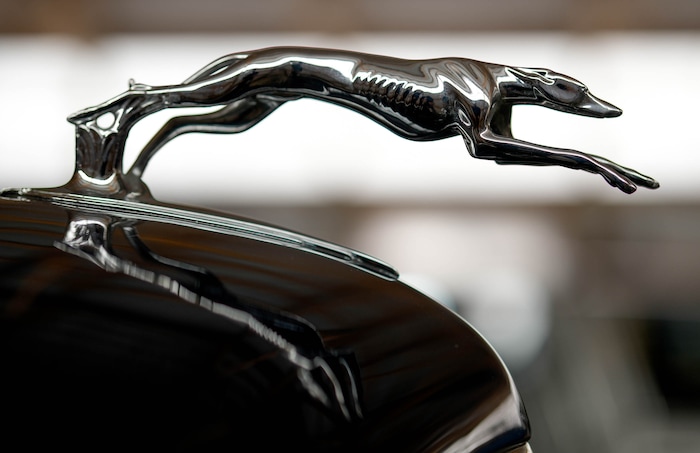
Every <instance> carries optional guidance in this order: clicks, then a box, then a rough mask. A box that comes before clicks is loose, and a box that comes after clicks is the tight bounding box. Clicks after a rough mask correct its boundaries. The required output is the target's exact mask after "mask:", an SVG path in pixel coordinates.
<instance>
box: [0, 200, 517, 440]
mask: <svg viewBox="0 0 700 453" xmlns="http://www.w3.org/2000/svg"><path fill="white" fill-rule="evenodd" d="M5 195H6V197H5V198H4V199H2V200H0V218H1V220H2V222H1V223H0V224H1V227H0V314H1V315H0V321H1V323H2V324H1V326H0V363H1V367H2V369H3V372H2V373H1V374H0V389H2V400H3V404H2V406H1V407H0V411H1V412H3V414H4V418H5V420H9V421H6V422H5V425H4V426H5V429H4V433H5V434H4V436H5V438H7V439H11V440H14V441H17V442H21V443H22V444H24V445H25V446H27V447H31V446H34V447H47V446H52V447H56V446H67V447H69V448H74V449H81V450H88V449H89V450H93V451H95V450H97V451H104V450H105V449H112V448H114V449H121V448H130V449H131V448H133V447H134V446H137V447H138V448H137V449H139V450H140V449H142V448H144V447H153V448H158V449H159V450H178V451H212V450H213V451H219V450H223V449H226V450H227V451H229V450H230V449H232V448H233V449H234V450H237V449H239V448H242V447H244V448H252V447H255V448H256V449H262V450H263V451H265V450H270V449H277V448H284V449H290V448H299V449H302V450H304V451H402V452H410V451H416V452H418V451H440V450H442V449H447V448H457V446H459V445H461V448H462V449H461V450H457V451H479V452H499V451H505V450H508V449H510V448H512V447H515V446H518V445H522V444H523V443H524V442H526V441H527V440H528V438H529V427H528V422H527V417H526V415H525V412H524V409H523V407H522V403H521V401H520V399H519V397H518V395H517V391H516V390H515V388H514V385H513V382H512V379H511V378H510V376H509V373H508V371H507V370H506V368H505V367H504V365H503V364H502V362H501V360H500V359H499V357H498V356H497V354H496V353H495V352H494V351H493V350H492V349H491V347H490V346H489V345H488V344H487V343H486V342H485V341H484V340H483V339H482V338H481V336H480V335H479V334H478V333H477V332H476V331H474V330H473V329H472V328H471V327H470V326H469V325H468V324H467V323H466V322H465V321H464V320H462V319H461V318H459V317H458V316H456V315H455V314H454V313H452V312H450V311H449V310H448V309H446V308H444V307H442V306H440V305H439V304H437V303H436V302H434V301H432V300H430V299H429V298H427V297H426V296H424V295H423V294H421V293H419V292H417V291H415V290H414V289H412V288H410V287H409V286H407V285H405V284H403V283H402V282H401V281H400V280H396V279H393V278H390V277H387V276H380V275H377V274H376V273H374V272H371V271H368V270H365V269H362V268H361V267H357V266H355V265H352V263H348V262H343V260H339V259H334V258H331V257H329V256H327V255H324V254H320V253H317V252H316V251H314V250H310V249H305V248H303V247H298V246H290V245H285V244H281V243H278V242H274V241H272V242H266V241H261V240H259V239H256V238H252V237H245V236H242V235H237V234H232V233H229V234H226V233H224V232H221V231H206V230H204V229H200V228H197V227H195V226H193V225H192V224H187V223H182V222H175V223H166V222H164V218H163V216H162V215H160V216H159V215H153V216H152V219H151V220H146V219H143V218H142V219H139V220H133V219H128V218H125V217H121V216H117V215H112V216H109V218H108V220H106V221H105V222H104V223H103V225H105V226H106V227H107V229H109V230H111V233H110V234H108V235H107V236H105V237H108V238H109V244H107V245H108V251H109V253H110V254H111V256H112V257H117V258H118V260H121V261H119V262H122V263H128V264H129V266H127V267H122V268H119V267H118V266H117V267H112V268H109V266H104V265H100V264H99V263H97V262H95V261H91V259H88V255H85V254H84V255H81V254H79V253H72V252H70V250H68V249H66V247H62V246H61V244H66V243H67V239H66V238H67V237H68V236H67V234H66V233H67V229H69V228H70V225H72V223H71V222H74V221H75V220H76V219H84V218H91V217H94V216H95V214H94V213H90V212H86V211H84V210H83V211H79V210H78V211H77V210H75V209H66V208H64V207H62V206H57V205H56V203H52V202H47V201H41V200H32V199H30V198H26V197H20V196H17V195H16V194H14V193H10V192H6V193H5ZM88 205H89V203H88ZM86 206H87V205H86ZM103 217H104V216H103ZM221 219H222V223H223V222H224V220H225V218H224V217H221ZM134 235H136V236H137V238H138V241H137V242H134ZM93 239H94V240H93V244H94V242H95V241H96V242H98V243H99V238H97V236H95V237H94V238H93ZM309 239H310V240H311V238H309ZM91 240H92V239H91ZM85 244H86V243H83V251H86V252H95V251H96V250H99V247H93V248H92V249H90V247H91V246H87V245H85ZM135 244H137V245H138V246H135ZM154 257H157V258H158V259H154ZM105 262H110V263H114V261H113V260H112V261H110V260H106V261H105ZM133 269H140V271H139V272H140V273H139V272H133ZM146 271H152V272H153V273H155V274H156V275H157V276H160V277H163V276H166V277H168V278H169V279H170V280H169V284H168V285H163V284H162V282H163V279H162V278H160V279H158V278H155V279H153V281H148V279H146V278H142V277H143V276H144V275H146V273H144V272H146ZM178 285H179V286H178ZM185 289H186V290H187V291H185ZM188 291H189V292H188ZM192 294H198V295H199V297H198V298H197V297H194V298H193V297H192ZM202 295H205V296H206V297H205V296H202ZM206 301H209V302H211V304H209V303H208V302H206ZM217 305H218V306H219V307H220V308H222V307H229V308H230V309H231V310H233V311H236V310H240V311H241V312H247V313H252V316H253V318H255V320H260V321H261V323H262V324H263V325H264V326H267V327H269V328H270V330H272V331H273V332H275V333H277V334H279V335H280V336H282V337H284V338H285V339H286V340H287V341H288V344H291V345H294V348H295V350H296V351H298V352H299V353H300V354H301V355H302V356H305V357H310V358H318V357H323V358H325V359H326V361H325V363H329V364H330V369H331V370H334V371H335V373H330V374H328V373H326V372H324V371H323V369H319V368H317V369H312V370H311V371H310V374H309V376H311V378H312V379H314V380H315V382H317V383H318V384H319V386H320V388H321V389H322V390H326V391H327V392H328V394H333V389H334V387H333V385H332V384H329V376H333V375H334V376H335V377H336V378H337V379H338V382H340V387H342V389H343V391H344V392H349V393H347V394H351V393H352V388H353V387H352V385H351V384H352V382H350V381H352V380H353V379H355V382H354V384H355V390H356V393H355V394H356V396H357V402H358V410H357V412H355V413H352V414H350V416H348V414H346V413H343V411H342V410H341V409H339V407H338V405H337V404H330V405H329V404H324V403H323V402H322V400H321V399H319V398H316V397H315V396H314V395H313V393H311V392H309V387H308V386H305V385H304V383H303V382H302V380H301V379H300V376H302V375H301V374H300V373H299V371H300V366H299V364H298V363H296V362H294V361H292V360H290V359H289V357H288V356H287V355H285V354H286V353H285V349H284V347H280V344H282V343H276V342H275V341H270V339H269V338H266V337H265V336H261V335H259V332H256V331H255V329H254V328H253V327H254V326H255V325H256V324H249V323H248V324H246V323H245V322H241V321H240V318H236V317H235V316H234V317H231V316H227V315H226V312H225V311H224V310H221V309H219V310H215V309H213V308H212V307H216V306H217ZM251 326H253V327H251ZM300 326H303V327H300ZM341 359H342V360H344V363H345V364H348V366H346V367H344V368H343V367H339V366H337V364H338V363H340V362H339V361H340V360H341ZM299 363H301V362H299ZM334 364H335V365H334ZM334 367H335V368H334ZM343 370H345V372H346V374H343V373H342V371H343ZM348 389H350V390H348ZM346 401H347V398H346Z"/></svg>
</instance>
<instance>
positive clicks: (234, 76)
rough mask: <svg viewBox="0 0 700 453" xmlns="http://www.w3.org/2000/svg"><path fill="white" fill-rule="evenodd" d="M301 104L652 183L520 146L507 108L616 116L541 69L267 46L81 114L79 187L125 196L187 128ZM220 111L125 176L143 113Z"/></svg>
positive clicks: (237, 128) (209, 127)
mask: <svg viewBox="0 0 700 453" xmlns="http://www.w3.org/2000/svg"><path fill="white" fill-rule="evenodd" d="M299 98H313V99H319V100H322V101H327V102H331V103H334V104H337V105H340V106H343V107H346V108H349V109H351V110H354V111H356V112H358V113H360V114H363V115H365V116H367V117H369V118H371V119H373V120H375V121H377V122H378V123H379V124H381V125H383V126H385V127H386V128H388V129H389V130H390V131H392V132H394V133H395V134H397V135H399V136H401V137H403V138H406V139H409V140H417V141H429V140H439V139H442V138H446V137H452V136H461V137H462V138H463V139H464V142H465V145H466V147H467V151H468V152H469V154H470V155H471V156H472V157H475V158H478V159H489V160H493V161H495V162H497V163H499V164H520V165H540V166H542V165H557V166H563V167H568V168H572V169H576V170H585V171H588V172H591V173H596V174H599V175H600V176H602V177H603V178H604V179H605V181H607V182H608V184H610V185H611V186H613V187H616V188H618V189H620V190H621V191H623V192H625V193H632V192H634V191H635V190H636V189H637V187H646V188H650V189H655V188H657V187H659V183H658V182H656V181H655V180H654V179H653V178H651V177H648V176H645V175H643V174H641V173H639V172H637V171H635V170H633V169H631V168H627V167H623V166H621V165H618V164H616V163H614V162H612V161H610V160H608V159H606V158H604V157H601V156H597V155H593V154H587V153H584V152H581V151H576V150H572V149H562V148H554V147H549V146H544V145H537V144H533V143H528V142H525V141H522V140H518V139H517V138H515V137H513V134H512V132H511V127H510V121H511V110H512V107H513V106H514V105H518V104H528V105H540V106H543V107H547V108H551V109H555V110H559V111H562V112H566V113H572V114H576V115H583V116H590V117H596V118H610V117H616V116H619V115H621V114H622V111H621V110H620V109H619V108H617V107H615V106H614V105H612V104H610V103H608V102H605V101H603V100H601V99H599V98H597V97H595V96H594V95H593V94H591V93H590V92H589V90H588V88H587V87H586V86H585V85H583V84H582V83H581V82H579V81H577V80H575V79H573V78H571V77H568V76H566V75H563V74H559V73H556V72H554V71H551V70H549V69H530V68H518V67H510V66H504V65H500V64H493V63H486V62H481V61H476V60H470V59H465V58H440V59H430V60H404V59H399V58H392V57H386V56H379V55H370V54H363V53H356V52H350V51H341V50H331V49H318V48H303V47H275V48H266V49H260V50H255V51H251V52H245V53H236V54H230V55H227V56H224V57H222V58H219V59H218V60H216V61H214V62H212V63H210V64H208V65H207V66H205V67H204V68H202V69H200V70H199V71H197V72H196V73H195V74H193V75H192V76H191V77H189V78H188V79H186V80H185V81H184V82H182V83H180V84H176V85H167V86H149V85H145V84H140V83H135V82H133V81H130V84H129V89H128V90H127V91H125V92H123V93H121V94H119V95H117V96H116V97H114V98H112V99H110V100H108V101H106V102H104V103H102V104H99V105H96V106H94V107H89V108H86V109H83V110H81V111H78V112H76V113H74V114H73V115H71V116H70V117H69V118H68V120H69V121H70V122H71V123H73V124H74V125H75V127H76V136H77V142H76V155H77V156H76V157H77V162H76V173H75V176H74V178H73V180H72V181H71V183H69V185H70V186H71V187H70V188H71V189H73V190H77V191H81V190H82V191H87V192H93V191H96V192H98V193H107V194H111V195H110V196H120V195H117V194H124V193H125V192H126V194H128V195H130V196H131V197H132V198H138V195H139V194H142V193H145V192H147V189H146V188H145V186H144V185H143V183H142V182H141V175H142V174H143V172H144V170H145V168H146V166H147V164H148V162H149V160H150V158H151V157H152V156H153V154H154V153H155V152H156V151H158V149H160V148H161V147H162V146H163V145H164V144H165V143H167V142H168V141H170V140H172V139H173V138H175V137H177V136H179V135H182V134H185V133H189V132H209V133H227V134H232V133H238V132H243V131H246V130H248V129H250V128H251V127H253V126H254V125H256V124H257V123H258V122H260V121H261V120H263V119H264V118H265V117H266V116H267V115H269V114H270V113H272V112H273V111H274V110H275V109H276V108H278V107H279V106H281V105H282V104H284V103H285V102H288V101H290V100H295V99H299ZM204 106H210V107H216V106H220V107H221V108H220V109H218V110H216V111H214V112H212V113H206V114H198V115H185V116H178V117H175V118H172V119H171V120H169V121H168V122H167V123H166V124H165V125H164V126H163V127H162V129H161V130H160V131H159V132H158V133H157V134H156V135H155V136H154V137H153V138H152V139H151V141H150V142H149V143H148V144H147V145H146V146H145V148H144V149H143V150H142V151H141V153H140V155H139V156H138V157H137V159H136V161H135V163H134V165H133V166H132V167H131V168H130V169H129V170H128V172H126V173H125V172H123V169H122V158H123V152H124V145H125V141H126V137H127V135H128V133H129V130H130V129H131V127H132V126H134V124H136V123H137V122H138V121H140V120H141V119H143V118H144V117H145V116H147V115H150V114H152V113H155V112H157V111H160V110H163V109H169V108H182V107H204Z"/></svg>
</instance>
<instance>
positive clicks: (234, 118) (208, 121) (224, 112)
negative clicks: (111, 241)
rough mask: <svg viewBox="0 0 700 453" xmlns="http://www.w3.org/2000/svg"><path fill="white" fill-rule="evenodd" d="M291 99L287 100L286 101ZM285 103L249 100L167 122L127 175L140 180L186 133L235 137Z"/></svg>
mask: <svg viewBox="0 0 700 453" xmlns="http://www.w3.org/2000/svg"><path fill="white" fill-rule="evenodd" d="M290 99H291V98H290ZM287 100H288V99H285V98H279V97H271V96H264V95H255V96H249V97H246V98H242V99H239V100H237V101H235V102H232V103H231V104H229V105H226V106H225V107H223V108H221V109H219V110H217V111H215V112H211V113H205V114H201V115H183V116H177V117H174V118H171V119H170V120H168V121H167V122H166V123H165V124H164V125H163V127H162V128H161V129H160V130H159V131H158V132H157V133H156V135H154V136H153V138H151V140H150V141H149V142H148V143H147V144H146V146H145V147H144V148H143V150H141V152H140V153H139V155H138V157H137V158H136V160H135V161H134V164H133V165H132V166H131V168H130V169H129V172H128V174H129V175H134V176H137V177H141V175H142V174H143V172H144V170H145V169H146V165H148V162H149V161H150V160H151V158H152V157H153V155H154V154H155V153H156V152H157V151H158V150H159V149H161V148H162V147H163V146H164V145H165V144H166V143H168V142H169V141H171V140H172V139H174V138H176V137H178V136H180V135H183V134H187V133H190V132H207V133H214V134H236V133H239V132H243V131H246V130H248V129H250V128H251V127H253V126H255V125H256V124H258V123H259V122H260V121H262V120H263V119H264V118H265V117H267V116H268V115H269V114H270V113H272V112H273V111H275V110H276V109H277V108H278V107H279V106H280V105H282V104H284V103H285V102H286V101H287Z"/></svg>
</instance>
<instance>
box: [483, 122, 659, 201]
mask: <svg viewBox="0 0 700 453" xmlns="http://www.w3.org/2000/svg"><path fill="white" fill-rule="evenodd" d="M474 156H475V157H477V158H479V159H491V160H494V161H496V162H497V163H499V164H519V165H558V166H562V167H567V168H572V169H575V170H585V171H588V172H591V173H597V174H599V175H601V176H602V177H603V178H604V179H605V180H606V181H607V182H608V184H610V185H611V186H613V187H617V188H618V189H620V190H622V191H623V192H625V193H632V192H634V191H635V190H637V185H640V186H643V187H647V188H650V189H655V188H657V187H658V186H659V184H658V182H656V181H655V180H654V179H652V178H650V177H648V176H646V175H643V174H641V173H639V172H637V171H635V170H632V169H631V168H627V167H623V166H621V165H618V164H616V163H614V162H612V161H610V160H608V159H605V158H603V157H599V156H595V155H591V154H586V153H583V152H580V151H576V150H572V149H564V148H554V147H549V146H543V145H536V144H534V143H529V142H524V141H521V140H517V139H515V138H511V137H503V136H499V135H495V134H494V133H493V132H491V131H487V132H484V133H482V134H480V135H479V140H478V141H477V143H476V152H475V155H474Z"/></svg>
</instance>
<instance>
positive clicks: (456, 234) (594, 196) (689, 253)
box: [0, 0, 700, 453]
mask: <svg viewBox="0 0 700 453" xmlns="http://www.w3.org/2000/svg"><path fill="white" fill-rule="evenodd" d="M272 45H309V46H320V47H333V48H345V49H351V50H357V51H363V52H374V53H382V54H389V55H394V56H400V57H405V58H434V57H447V56H458V57H467V58H474V59H478V60H485V61H492V62H496V63H502V64H508V65H513V66H530V67H547V68H551V69H554V70H556V71H559V72H563V73H565V74H568V75H571V76H573V77H575V78H577V79H579V80H581V81H582V82H584V83H585V84H586V85H588V87H589V88H590V89H591V91H592V92H593V93H594V94H596V95H598V96H600V97H602V98H603V99H606V100H608V101H610V102H612V103H613V104H616V105H618V106H619V107H621V108H622V109H623V111H624V114H623V115H622V116H621V117H619V118H615V119H606V120H599V119H590V118H582V117H575V116H573V115H567V114H564V113H559V112H553V111H549V110H547V109H543V108H534V107H518V108H516V109H515V112H514V118H513V130H514V134H515V136H516V137H518V138H522V139H526V140H529V141H532V142H536V143H540V144H547V145H553V146H560V147H568V148H574V149H579V150H581V151H585V152H589V153H593V154H599V155H603V156H605V157H607V158H609V159H611V160H613V161H615V162H618V163H620V164H623V165H626V166H629V167H632V168H635V169H637V170H639V171H641V172H642V173H645V174H649V175H651V176H653V177H655V178H656V179H657V180H658V181H659V182H660V183H661V188H660V189H658V190H656V191H649V190H646V189H640V190H639V191H638V192H636V193H634V194H632V195H625V194H622V193H621V192H619V191H617V190H616V189H613V188H612V187H610V186H608V185H607V184H606V183H605V181H604V180H603V179H602V178H600V177H599V176H597V175H592V174H588V173H585V172H580V171H572V170H569V169H564V168H558V167H556V168H555V167H551V168H546V167H500V166H498V165H496V164H494V163H493V162H488V161H477V160H475V159H473V158H471V157H470V156H469V155H468V154H467V152H466V150H465V148H464V145H463V143H462V141H461V139H459V138H454V139H445V140H441V141H439V142H429V143H415V142H408V141H405V140H402V139H399V138H398V137H396V136H394V135H392V134H391V133H390V132H389V131H388V130H386V129H383V128H382V127H381V126H378V125H377V124H375V123H373V122H371V121H370V120H368V119H367V118H364V117H361V116H359V115H357V114H355V113H352V112H350V111H347V110H343V109H341V108H339V107H335V106H331V105H328V104H323V103H320V102H317V101H309V100H300V101H295V102H293V103H288V104H286V105H285V106H283V107H282V108H280V109H279V110H278V111H276V112H275V113H274V114H273V115H272V116H270V117H269V118H267V119H266V120H265V121H263V122H262V123H261V124H259V125H258V126H256V127H255V128H253V129H251V130H250V131H247V132H246V133H244V134H240V135H235V136H206V135H201V134H190V135H188V136H183V137H180V138H178V139H176V140H175V141H173V142H172V143H170V144H168V145H166V146H165V147H164V148H163V149H162V150H161V151H160V152H159V154H158V155H157V156H156V157H155V158H154V159H153V161H152V162H151V164H150V165H149V167H148V169H147V171H146V173H145V176H144V179H145V181H146V183H147V184H148V185H149V186H150V187H151V189H152V191H153V193H154V195H155V196H156V197H157V198H160V199H161V200H163V201H171V202H178V203H184V204H190V205H200V206H207V207H212V208H216V209H220V210H224V211H227V212H233V213H235V214H239V215H243V216H247V217H253V218H256V219H259V220H263V221H266V222H271V223H275V224H279V225H283V226H286V227H288V228H291V229H293V230H299V231H303V232H305V233H307V234H310V235H313V236H317V237H320V238H323V239H326V240H330V241H334V242H338V243H340V244H343V245H346V246H349V247H352V248H356V249H359V250H362V251H364V252H366V253H369V254H371V255H374V256H376V257H378V258H380V259H382V260H384V261H387V262H389V263H390V264H392V265H394V266H395V267H396V268H397V269H398V270H399V271H400V272H401V274H402V276H403V278H404V279H405V280H406V281H408V282H411V283H413V284H414V285H415V286H417V287H419V288H421V289H422V290H423V291H425V292H426V293H428V294H430V295H432V296H433V297H435V298H436V299H437V300H439V301H440V302H442V303H444V304H445V305H448V306H449V307H450V308H452V309H453V310H455V311H456V312H457V313H459V314H460V315H462V316H463V317H464V318H465V319H467V320H468V321H469V322H470V323H471V324H473V325H474V326H475V327H476V328H477V329H478V330H480V331H481V332H482V333H483V334H484V335H485V336H486V338H487V339H488V340H489V341H490V342H491V343H492V344H493V345H494V347H495V348H496V349H497V350H498V351H499V352H500V354H501V355H502V356H503V358H504V360H505V361H506V363H507V364H508V365H509V367H510V368H511V370H512V372H513V374H514V376H515V379H516V381H517V385H518V387H519V388H520V390H521V392H522V394H523V398H524V400H525V404H526V406H527V409H528V411H529V414H530V417H531V421H532V428H533V440H532V445H533V449H534V451H535V452H536V453H550V452H551V453H555V452H567V453H577V452H581V453H583V452H586V453H589V452H596V453H607V452H615V453H625V452H630V453H631V452H635V453H644V452H650V453H651V452H653V453H659V452H675V453H680V452H691V451H693V452H695V451H697V449H698V445H700V278H699V274H696V272H700V178H698V177H697V174H696V173H695V171H698V170H700V144H698V140H697V139H696V138H695V137H694V136H693V135H692V133H693V130H695V129H696V128H697V126H698V115H697V113H696V110H697V109H696V105H697V104H698V103H700V90H698V85H696V84H699V85H700V77H698V73H699V72H700V2H697V1H696V0H664V1H661V0H634V1H633V0H606V1H602V0H558V1H557V0H530V1H518V0H488V1H487V0H471V1H453V0H431V1H424V2H421V1H418V0H373V1H366V0H353V1H349V0H256V1H252V0H239V1H222V0H198V1H196V2H195V1H189V2H188V1H168V0H121V1H119V2H114V1H107V0H89V1H88V0H61V1H56V0H54V1H49V0H24V1H19V0H17V1H13V0H0V69H1V70H0V99H2V107H1V108H0V156H1V157H2V163H1V164H0V186H3V187H52V186H56V185H60V184H63V183H64V182H66V181H67V179H68V178H69V177H70V175H71V174H72V171H73V165H74V154H73V153H74V151H73V146H74V140H73V130H72V128H71V126H70V125H69V124H68V123H66V122H65V118H66V116H68V115H69V114H70V113H72V112H74V111H77V110H79V109H81V108H84V107H87V106H90V105H94V104H97V103H100V102H102V101H104V100H106V99H108V98H111V97H112V96H115V95H117V94H118V93H120V92H122V91H124V90H125V89H126V88H127V81H128V80H129V79H132V78H133V79H135V80H136V81H137V82H142V83H147V84H151V85H158V84H172V83H178V82H180V81H182V80H184V79H185V78H187V77H188V76H189V75H190V74H192V73H194V72H195V71H196V70H198V69H199V68H200V67H202V66H204V65H205V64H207V63H208V62H210V61H212V60H214V59H215V58H217V57H219V56H222V55H224V54H227V53H231V52H239V51H245V50H251V49H254V48H259V47H265V46H272ZM180 113H181V112H180ZM168 116H172V113H169V112H161V113H158V114H155V115H152V116H151V117H148V118H147V119H146V120H144V121H142V122H140V123H139V124H138V126H137V127H136V128H134V130H133V132H132V134H131V137H130V140H129V144H128V145H127V153H126V161H127V162H130V159H131V160H133V159H134V158H135V156H136V154H137V153H138V151H139V149H140V147H142V146H143V145H144V144H145V143H146V141H147V140H148V139H149V138H150V137H151V136H152V135H153V134H154V133H155V132H156V131H157V129H158V128H159V127H160V125H161V124H162V123H163V122H164V121H165V120H167V118H168Z"/></svg>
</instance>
